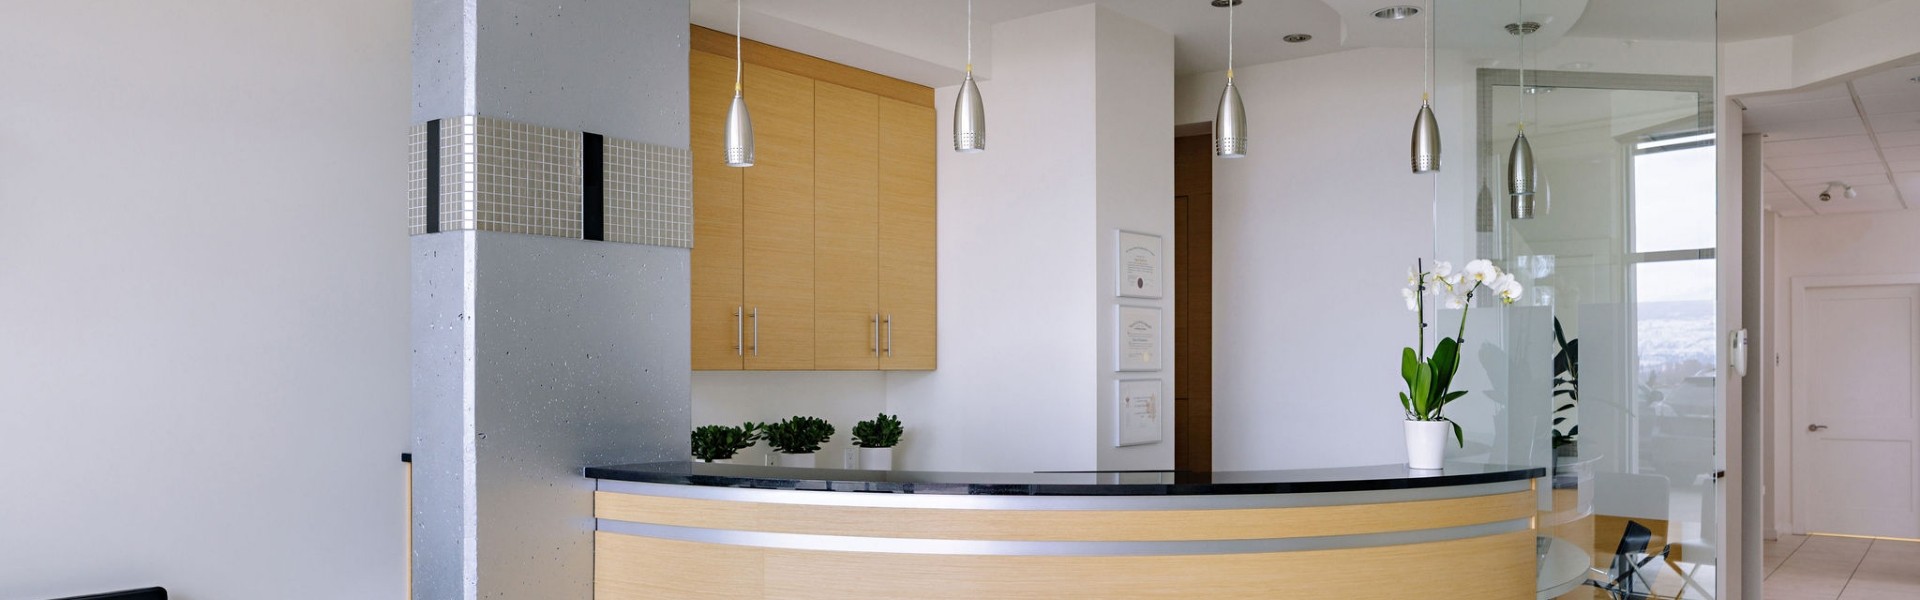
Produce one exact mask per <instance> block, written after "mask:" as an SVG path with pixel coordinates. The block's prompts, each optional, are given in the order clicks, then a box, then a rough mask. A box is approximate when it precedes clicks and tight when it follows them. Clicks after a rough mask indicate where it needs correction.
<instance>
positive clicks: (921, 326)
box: [689, 27, 938, 371]
mask: <svg viewBox="0 0 1920 600" xmlns="http://www.w3.org/2000/svg"><path fill="white" fill-rule="evenodd" d="M693 38H694V39H693V50H692V51H691V52H690V53H689V54H690V55H691V58H690V61H691V62H690V63H689V66H690V68H691V74H690V78H689V79H690V85H691V93H690V95H689V97H690V101H691V102H692V106H691V112H690V117H691V119H692V126H691V128H690V132H691V134H692V136H693V139H692V143H691V145H692V150H693V208H694V215H693V218H694V223H693V230H694V240H693V244H694V246H693V255H692V269H693V274H692V294H693V297H692V313H693V316H692V321H693V323H692V326H693V327H692V329H693V335H692V338H693V342H692V343H693V368H694V369H695V370H701V371H711V370H740V369H746V370H776V371H806V370H874V369H897V370H930V369H933V368H934V365H935V361H934V358H935V355H936V350H937V344H936V335H935V332H936V329H937V328H938V322H937V318H938V314H937V312H936V310H935V298H934V295H935V291H936V288H935V279H936V277H935V270H936V268H937V264H936V261H935V252H936V248H935V245H934V235H935V211H934V209H935V204H934V162H935V157H936V155H935V152H937V151H938V145H937V144H936V143H935V135H936V133H937V130H938V127H937V126H936V124H935V123H934V111H933V106H932V100H933V93H932V90H930V89H928V88H926V87H925V86H919V85H915V84H912V83H908V82H904V81H900V80H897V79H891V78H887V77H883V76H880V75H877V74H874V73H870V72H867V71H861V70H858V69H854V68H851V67H847V66H845V65H838V64H834V63H830V62H827V61H824V60H820V59H818V58H814V57H810V56H806V55H803V54H798V53H794V52H791V51H787V50H782V49H779V48H773V47H771V46H766V45H764V44H759V43H757V42H752V41H751V40H749V41H748V42H747V43H746V44H745V46H746V50H747V52H746V75H745V77H744V80H745V81H744V88H745V96H746V100H747V107H748V111H749V112H750V114H751V115H752V117H753V128H754V166H752V167H747V168H733V167H728V166H726V162H725V160H724V148H723V147H722V146H723V144H724V143H725V141H724V140H725V123H726V111H727V105H728V103H729V101H730V100H731V99H732V96H733V69H734V62H733V54H732V52H733V45H732V37H731V36H724V35H722V34H719V33H717V32H714V31H711V30H707V29H703V28H699V27H695V28H693ZM736 311H738V313H736ZM736 314H738V316H736Z"/></svg>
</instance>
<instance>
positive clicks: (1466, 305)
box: [1400, 260, 1521, 469]
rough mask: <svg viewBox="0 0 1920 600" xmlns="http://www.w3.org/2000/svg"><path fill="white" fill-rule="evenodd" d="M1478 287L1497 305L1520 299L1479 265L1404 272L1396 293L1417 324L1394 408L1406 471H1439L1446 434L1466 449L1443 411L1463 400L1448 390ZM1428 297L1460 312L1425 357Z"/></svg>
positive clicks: (1514, 285)
mask: <svg viewBox="0 0 1920 600" xmlns="http://www.w3.org/2000/svg"><path fill="white" fill-rule="evenodd" d="M1483 287H1484V288H1486V289H1487V290H1488V291H1490V292H1492V293H1495V294H1499V296H1500V301H1501V302H1502V303H1503V304H1512V303H1513V301H1515V300H1519V299H1520V292H1521V289H1520V284H1519V282H1516V281H1514V279H1513V275H1511V274H1507V273H1502V272H1500V269H1499V268H1498V267H1495V266H1493V263H1491V262H1488V261H1485V260H1476V261H1473V262H1469V263H1467V267H1466V268H1465V269H1462V270H1461V271H1460V272H1459V273H1455V272H1453V265H1450V264H1447V263H1445V262H1435V263H1434V264H1433V270H1432V271H1424V270H1422V269H1421V266H1420V263H1418V262H1416V263H1414V268H1413V269H1412V270H1409V271H1407V288H1406V289H1403V290H1401V295H1402V296H1404V297H1406V300H1407V310H1411V311H1413V312H1414V315H1415V319H1416V320H1417V321H1419V324H1420V334H1419V345H1417V346H1414V347H1412V348H1406V349H1403V350H1401V352H1400V377H1401V379H1404V380H1406V383H1407V391H1404V392H1401V393H1400V407H1401V408H1403V409H1406V414H1407V423H1406V434H1407V467H1408V468H1412V469H1438V468H1440V467H1441V462H1442V458H1443V456H1444V455H1445V454H1446V443H1447V433H1448V430H1449V429H1451V430H1452V433H1453V439H1454V441H1455V442H1456V443H1459V444H1460V445H1461V446H1462V447H1465V446H1466V435H1465V434H1464V433H1463V432H1461V430H1460V425H1459V424H1458V423H1454V422H1453V421H1452V420H1449V419H1447V417H1446V415H1445V414H1444V411H1445V409H1446V407H1447V403H1449V402H1453V401H1454V400H1458V399H1460V397H1461V396H1465V395H1467V392H1466V391H1465V390H1454V389H1452V387H1453V376H1454V375H1455V374H1456V373H1459V372H1460V345H1461V344H1463V343H1465V342H1466V339H1467V312H1468V311H1469V310H1471V309H1472V307H1473V297H1474V295H1475V294H1476V293H1478V292H1479V291H1480V289H1481V288H1483ZM1428 295H1432V296H1433V297H1434V298H1435V299H1437V300H1440V301H1441V302H1442V305H1443V306H1445V307H1446V308H1449V309H1456V310H1459V311H1460V326H1459V328H1458V330H1457V331H1456V332H1455V333H1454V335H1453V337H1444V336H1443V337H1441V338H1440V341H1439V342H1438V343H1436V344H1435V345H1434V348H1433V353H1432V354H1427V353H1426V347H1427V312H1426V306H1427V304H1426V299H1427V296H1428Z"/></svg>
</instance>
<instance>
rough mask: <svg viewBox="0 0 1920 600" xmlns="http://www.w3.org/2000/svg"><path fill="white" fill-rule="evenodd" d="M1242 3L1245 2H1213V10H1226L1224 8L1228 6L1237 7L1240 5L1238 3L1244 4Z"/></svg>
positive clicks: (1239, 0)
mask: <svg viewBox="0 0 1920 600" xmlns="http://www.w3.org/2000/svg"><path fill="white" fill-rule="evenodd" d="M1244 1H1245V0H1213V7H1214V8H1226V7H1227V6H1229V5H1232V6H1239V5H1240V3H1241V2H1244Z"/></svg>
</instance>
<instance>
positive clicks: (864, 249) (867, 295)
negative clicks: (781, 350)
mask: <svg viewBox="0 0 1920 600" xmlns="http://www.w3.org/2000/svg"><path fill="white" fill-rule="evenodd" d="M813 97H814V115H813V122H814V133H815V134H816V137H815V138H814V144H813V147H814V170H813V173H814V177H815V180H814V183H813V193H814V199H813V206H814V210H815V214H814V221H813V231H814V234H815V236H816V237H815V242H814V257H813V258H814V261H813V264H814V285H813V290H814V296H815V298H814V300H815V302H816V303H815V305H814V308H813V316H814V319H813V328H814V336H815V337H814V357H813V364H814V368H815V369H819V370H866V371H871V370H874V369H878V368H880V341H881V340H880V323H879V320H878V319H879V315H880V307H879V304H880V292H879V290H878V287H879V285H880V274H879V271H880V258H879V241H878V235H879V226H880V225H879V218H880V217H879V200H880V185H879V177H880V173H879V171H880V162H879V160H880V157H879V155H880V121H879V119H880V113H879V104H878V102H879V97H878V96H875V95H873V94H870V93H867V92H862V91H859V90H855V89H851V88H847V87H842V86H838V85H834V84H831V83H826V82H823V81H816V82H814V84H813Z"/></svg>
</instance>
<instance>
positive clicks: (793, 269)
mask: <svg viewBox="0 0 1920 600" xmlns="http://www.w3.org/2000/svg"><path fill="white" fill-rule="evenodd" d="M746 97H747V106H748V110H749V111H750V113H751V114H752V116H753V133H754V165H753V166H752V167H748V168H746V169H745V171H746V173H745V186H744V187H745V190H746V192H745V202H744V205H745V211H744V213H745V218H744V220H743V223H744V227H743V228H742V230H743V231H744V232H745V237H744V239H745V243H744V244H743V247H744V250H745V252H744V254H745V260H744V263H743V264H744V265H745V271H744V273H745V277H744V283H745V285H744V286H743V291H744V298H745V304H746V307H747V351H746V368H747V369H750V370H768V371H785V370H801V371H804V370H811V369H813V349H814V348H813V302H814V296H813V243H814V235H813V219H814V207H813V167H814V164H813V135H814V128H813V127H814V123H813V80H812V79H808V78H805V77H801V76H799V75H794V74H792V73H788V72H785V71H780V70H776V69H770V68H766V67H760V66H756V65H753V64H748V65H747V76H746Z"/></svg>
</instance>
